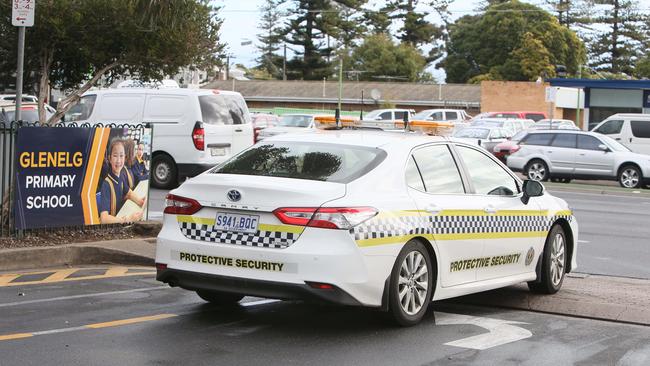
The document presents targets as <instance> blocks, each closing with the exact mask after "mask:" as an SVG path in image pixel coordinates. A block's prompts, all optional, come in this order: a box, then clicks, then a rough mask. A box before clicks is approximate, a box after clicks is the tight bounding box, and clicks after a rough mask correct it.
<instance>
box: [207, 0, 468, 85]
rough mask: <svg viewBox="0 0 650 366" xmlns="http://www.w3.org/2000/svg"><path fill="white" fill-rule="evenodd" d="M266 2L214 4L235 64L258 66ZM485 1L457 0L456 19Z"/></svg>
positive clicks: (234, 0)
mask: <svg viewBox="0 0 650 366" xmlns="http://www.w3.org/2000/svg"><path fill="white" fill-rule="evenodd" d="M263 3H264V1H263V0H215V1H214V4H216V5H219V6H221V7H222V9H221V12H220V17H221V18H222V19H223V21H224V22H223V26H222V27H221V39H222V40H223V41H225V42H226V43H228V50H229V53H230V54H231V55H232V59H231V61H230V62H231V63H232V64H235V63H241V64H243V65H244V66H246V67H251V66H255V58H257V57H258V56H259V54H258V53H257V50H256V49H255V47H254V44H255V42H257V34H258V33H259V32H260V30H259V29H258V23H259V19H260V16H261V13H260V11H259V7H260V5H262V4H263ZM368 3H369V4H370V6H371V7H372V8H375V7H377V4H383V3H384V2H383V1H377V0H371V1H369V2H368ZM480 3H481V0H455V1H454V3H453V4H452V5H451V7H450V11H451V12H452V18H453V19H455V18H458V17H461V16H463V15H465V14H471V13H474V12H475V11H476V8H478V6H479V4H480ZM428 19H429V20H430V21H434V22H436V23H438V24H439V23H440V22H439V20H438V18H437V16H436V15H434V14H432V15H431V16H430V17H429V18H428ZM246 39H248V40H252V41H253V42H254V44H253V45H247V46H242V45H241V42H242V40H246ZM426 51H428V50H426ZM429 71H430V72H432V73H434V76H435V77H436V78H437V79H439V81H441V82H442V81H444V72H443V71H441V70H435V69H434V68H433V66H431V67H430V68H429Z"/></svg>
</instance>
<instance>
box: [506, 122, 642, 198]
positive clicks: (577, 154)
mask: <svg viewBox="0 0 650 366" xmlns="http://www.w3.org/2000/svg"><path fill="white" fill-rule="evenodd" d="M507 164H508V167H509V168H510V169H512V170H514V171H522V172H524V174H525V175H526V176H528V178H530V179H533V180H539V181H545V180H548V179H549V178H557V179H565V181H569V180H571V179H607V180H617V181H618V182H619V184H620V185H621V186H622V187H625V188H638V187H641V186H643V185H647V184H650V179H649V178H650V156H648V155H642V154H636V153H633V152H631V151H630V149H628V148H627V147H625V146H623V145H621V144H620V143H619V142H617V141H615V140H613V139H611V138H609V137H607V136H604V135H601V134H597V133H593V132H583V131H573V130H546V131H530V132H529V133H528V134H527V135H526V136H525V137H524V138H522V139H521V141H519V150H518V151H516V152H514V153H512V155H510V156H509V157H508V160H507Z"/></svg>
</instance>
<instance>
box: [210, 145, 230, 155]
mask: <svg viewBox="0 0 650 366" xmlns="http://www.w3.org/2000/svg"><path fill="white" fill-rule="evenodd" d="M210 153H211V154H212V156H224V155H226V149H225V148H223V147H213V148H210Z"/></svg>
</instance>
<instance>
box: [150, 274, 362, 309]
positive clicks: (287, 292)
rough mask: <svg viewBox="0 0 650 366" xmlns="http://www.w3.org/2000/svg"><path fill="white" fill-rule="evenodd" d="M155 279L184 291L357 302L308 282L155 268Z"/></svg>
mask: <svg viewBox="0 0 650 366" xmlns="http://www.w3.org/2000/svg"><path fill="white" fill-rule="evenodd" d="M156 279H157V280H158V281H161V282H164V283H167V284H169V285H170V286H179V287H182V288H184V289H186V290H192V291H196V290H211V291H224V292H230V293H236V294H241V295H248V296H258V297H267V298H273V299H283V300H290V299H302V300H311V301H318V302H325V303H331V304H337V305H354V306H359V305H361V303H359V301H357V300H356V299H355V298H354V297H352V296H351V295H350V294H348V293H347V292H345V291H343V290H341V289H340V288H338V287H336V286H332V288H331V289H316V288H312V287H310V286H309V285H308V284H306V283H304V284H292V283H283V282H274V281H265V280H254V279H248V278H238V277H227V276H219V275H213V274H206V273H198V272H190V271H183V270H178V269H164V270H158V273H157V275H156Z"/></svg>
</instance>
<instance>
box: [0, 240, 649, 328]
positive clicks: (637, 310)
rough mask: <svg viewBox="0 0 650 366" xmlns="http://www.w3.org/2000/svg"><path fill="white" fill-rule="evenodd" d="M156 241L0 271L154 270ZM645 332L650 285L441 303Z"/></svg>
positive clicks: (5, 259)
mask: <svg viewBox="0 0 650 366" xmlns="http://www.w3.org/2000/svg"><path fill="white" fill-rule="evenodd" d="M155 246H156V245H155V238H149V239H126V240H109V241H101V242H91V243H82V244H69V245H62V246H57V247H36V248H20V249H2V250H0V270H1V271H3V272H5V271H20V270H29V269H35V268H38V269H42V268H46V267H63V266H75V265H85V264H110V263H112V264H130V265H153V264H154V256H155ZM445 301H446V302H448V303H462V304H473V305H484V306H496V307H503V308H511V309H518V310H528V311H539V312H545V313H553V314H560V315H568V316H577V317H585V318H593V319H601V320H609V321H615V322H626V323H632V324H641V325H647V326H650V307H649V306H648V305H650V280H640V279H632V278H621V277H609V276H598V275H586V274H581V273H575V274H574V273H571V274H569V275H567V277H566V278H565V280H564V284H563V286H562V289H561V290H560V292H558V293H557V294H555V295H536V294H533V293H531V292H529V291H528V287H527V286H526V284H519V285H515V286H510V287H507V288H503V289H498V290H493V291H487V292H482V293H479V294H474V295H468V296H463V297H460V298H456V299H450V300H445Z"/></svg>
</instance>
